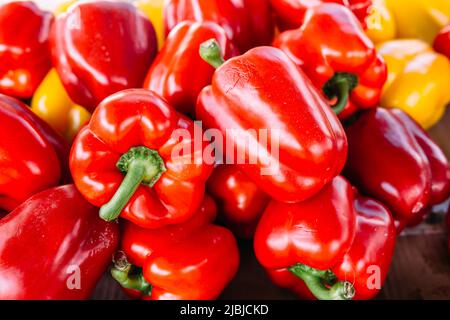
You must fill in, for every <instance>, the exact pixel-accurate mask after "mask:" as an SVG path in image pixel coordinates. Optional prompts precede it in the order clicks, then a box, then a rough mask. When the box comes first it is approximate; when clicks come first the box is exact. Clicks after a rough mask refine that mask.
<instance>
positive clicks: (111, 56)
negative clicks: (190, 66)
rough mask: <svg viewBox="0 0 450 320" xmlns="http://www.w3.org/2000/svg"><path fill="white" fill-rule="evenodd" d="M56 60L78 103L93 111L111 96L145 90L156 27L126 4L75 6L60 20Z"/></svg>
mask: <svg viewBox="0 0 450 320" xmlns="http://www.w3.org/2000/svg"><path fill="white" fill-rule="evenodd" d="M50 45H51V48H52V60H53V65H54V66H55V69H56V71H57V72H58V75H59V77H60V78H61V81H62V83H63V85H64V87H65V89H66V91H67V93H68V94H69V97H70V98H71V99H72V101H73V102H75V103H76V104H79V105H81V106H83V107H85V108H87V109H88V111H93V110H94V109H95V107H96V106H97V105H98V104H99V103H100V102H101V101H102V100H103V99H104V98H106V97H107V96H109V95H111V94H113V93H115V92H118V91H120V90H123V89H127V88H138V87H142V84H143V81H144V78H145V73H146V72H147V70H148V68H149V67H150V64H151V62H152V61H153V59H154V57H155V55H156V50H157V43H156V36H155V31H154V29H153V26H152V24H151V22H150V21H149V20H148V19H147V18H146V17H145V16H144V14H143V13H141V12H140V11H139V10H138V9H137V8H135V7H134V6H133V5H131V4H129V3H126V2H114V1H93V2H81V3H76V4H74V5H72V6H70V7H69V10H68V11H67V12H65V13H63V14H61V15H59V16H58V17H57V18H56V21H55V23H54V25H53V27H52V34H51V39H50Z"/></svg>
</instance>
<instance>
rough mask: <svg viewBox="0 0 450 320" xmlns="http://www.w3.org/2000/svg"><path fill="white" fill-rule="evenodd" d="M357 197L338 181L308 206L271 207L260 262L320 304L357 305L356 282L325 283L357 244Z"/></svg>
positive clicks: (261, 228) (263, 223)
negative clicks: (300, 284) (299, 283)
mask: <svg viewBox="0 0 450 320" xmlns="http://www.w3.org/2000/svg"><path fill="white" fill-rule="evenodd" d="M353 193H354V191H353V189H352V186H351V185H350V184H349V183H348V182H347V181H346V180H345V179H344V178H342V177H336V178H335V179H334V180H333V181H332V182H331V183H330V184H329V185H327V186H325V187H324V188H323V189H322V191H321V192H320V193H319V194H317V195H316V196H314V197H312V198H310V199H308V200H306V201H303V202H299V203H294V204H289V203H283V202H277V201H271V202H270V204H269V205H268V207H267V209H266V210H265V211H264V214H263V216H262V218H261V220H260V222H259V224H258V227H257V229H256V233H255V239H254V247H255V254H256V257H257V259H258V261H259V262H260V263H261V264H262V265H263V266H264V267H265V268H266V269H269V270H278V269H286V268H287V269H288V270H289V271H290V272H292V273H293V274H295V275H296V276H297V277H299V278H300V279H302V280H303V281H304V282H305V283H306V284H307V286H308V288H309V289H310V290H311V292H312V293H313V294H314V295H315V296H316V297H317V298H318V299H351V298H352V297H353V294H354V289H353V286H352V284H351V283H350V282H348V281H339V282H336V283H335V284H334V285H332V286H331V287H330V288H328V287H326V286H325V285H324V284H322V281H321V278H322V277H328V276H330V277H331V276H332V274H331V272H330V271H326V270H331V269H332V268H334V267H335V266H336V265H337V264H338V263H339V262H340V261H342V259H343V257H344V256H345V254H346V253H347V252H348V250H349V248H350V246H351V244H352V242H353V239H354V235H355V229H356V221H357V220H356V212H355V209H354V206H353V198H354V194H353ZM342 280H345V279H342ZM330 281H331V279H330Z"/></svg>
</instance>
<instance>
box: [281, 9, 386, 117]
mask: <svg viewBox="0 0 450 320" xmlns="http://www.w3.org/2000/svg"><path fill="white" fill-rule="evenodd" d="M274 46H275V47H278V48H280V49H281V50H283V51H284V52H285V53H286V54H287V55H288V56H289V57H290V58H291V59H292V60H293V61H294V62H295V63H296V65H297V66H298V67H300V68H301V69H302V70H303V71H304V72H305V73H306V74H307V75H308V76H309V78H310V79H311V80H312V82H313V83H314V85H315V86H316V87H317V88H319V89H321V90H322V91H323V92H324V93H325V95H326V96H327V97H328V98H329V99H334V98H337V101H336V103H335V104H334V106H333V109H334V110H335V112H336V113H337V114H339V115H340V117H341V118H345V117H347V116H349V115H351V114H352V113H354V112H355V111H357V110H358V109H368V108H374V107H375V106H377V104H378V102H379V100H380V96H381V90H382V88H383V85H384V83H385V81H386V77H387V70H386V66H385V64H384V61H383V59H382V58H381V56H379V55H378V54H377V52H376V50H375V47H374V45H373V43H372V42H371V41H370V39H369V38H368V37H367V36H366V35H365V33H364V30H363V29H362V27H361V25H360V23H359V22H358V21H357V19H356V18H355V16H354V15H353V14H352V12H351V11H350V10H349V9H347V8H346V7H344V6H341V5H338V4H334V3H326V4H322V5H318V6H314V7H312V8H310V9H308V10H307V12H306V13H305V20H304V22H303V25H302V26H301V28H299V29H296V30H290V31H285V32H283V33H281V34H280V35H279V36H278V37H277V38H276V39H275V42H274Z"/></svg>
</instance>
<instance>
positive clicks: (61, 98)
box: [31, 69, 91, 142]
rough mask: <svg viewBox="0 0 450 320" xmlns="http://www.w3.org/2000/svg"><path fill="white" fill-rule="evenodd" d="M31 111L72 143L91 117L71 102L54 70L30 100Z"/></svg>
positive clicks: (83, 109)
mask: <svg viewBox="0 0 450 320" xmlns="http://www.w3.org/2000/svg"><path fill="white" fill-rule="evenodd" d="M31 110H33V112H34V113H36V114H37V115H38V116H39V117H40V118H41V119H43V120H44V121H45V122H47V123H48V124H49V125H50V126H51V127H52V128H53V129H54V130H55V131H57V132H59V133H60V134H61V135H62V136H64V138H66V140H67V141H68V142H72V141H73V139H74V138H75V136H76V135H77V133H78V132H79V131H80V129H81V127H83V126H84V125H85V124H86V123H87V122H88V121H89V118H90V117H91V114H90V113H89V112H88V111H87V110H86V109H85V108H83V107H82V106H79V105H77V104H75V103H74V102H72V100H71V99H70V97H69V96H68V94H67V93H66V90H65V89H64V86H63V85H62V83H61V80H60V79H59V76H58V73H57V72H56V70H55V69H51V70H50V71H49V73H48V74H47V75H46V76H45V78H44V80H43V81H42V83H41V84H40V85H39V87H38V88H37V90H36V92H35V93H34V95H33V99H32V100H31Z"/></svg>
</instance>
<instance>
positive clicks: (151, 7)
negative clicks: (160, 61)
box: [134, 0, 165, 48]
mask: <svg viewBox="0 0 450 320" xmlns="http://www.w3.org/2000/svg"><path fill="white" fill-rule="evenodd" d="M134 4H135V6H136V7H137V8H138V9H139V10H141V11H142V12H143V13H144V14H145V15H146V16H147V17H148V18H149V19H150V21H151V22H152V24H153V27H154V28H155V32H156V38H157V40H158V48H161V47H162V45H163V43H164V39H165V31H164V0H137V1H135V2H134Z"/></svg>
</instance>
